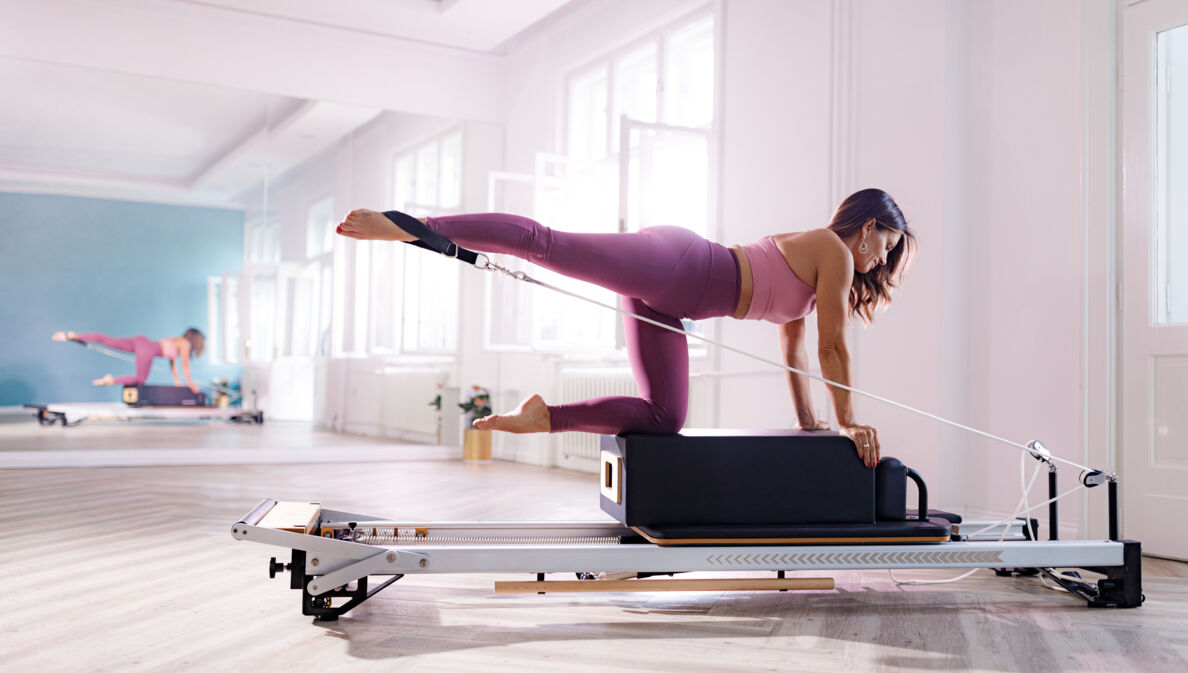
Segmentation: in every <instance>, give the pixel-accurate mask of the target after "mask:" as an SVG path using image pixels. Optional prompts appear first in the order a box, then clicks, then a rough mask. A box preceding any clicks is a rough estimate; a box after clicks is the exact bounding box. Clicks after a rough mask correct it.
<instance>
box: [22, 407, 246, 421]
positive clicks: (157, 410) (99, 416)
mask: <svg viewBox="0 0 1188 673" xmlns="http://www.w3.org/2000/svg"><path fill="white" fill-rule="evenodd" d="M36 408H37V409H41V410H43V413H45V414H48V415H50V416H57V417H58V419H59V420H61V421H62V422H63V424H65V425H76V424H78V423H81V422H83V421H136V420H208V419H220V420H240V419H244V420H252V419H255V418H257V417H260V418H262V416H259V415H260V414H261V412H260V411H259V410H256V409H245V408H242V407H130V406H128V405H126V404H121V403H119V402H64V403H59V404H46V405H44V406H37V407H36ZM43 423H45V422H44V421H43ZM45 424H46V425H49V424H51V423H45Z"/></svg>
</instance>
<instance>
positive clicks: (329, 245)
mask: <svg viewBox="0 0 1188 673" xmlns="http://www.w3.org/2000/svg"><path fill="white" fill-rule="evenodd" d="M337 223H338V217H336V216H335V213H334V197H333V196H329V195H327V196H325V197H322V198H320V199H318V200H316V201H314V202H313V203H311V204H310V205H309V207H308V208H307V209H306V212H305V256H306V259H307V260H308V261H307V263H306V264H305V265H304V266H303V267H301V269H300V270H299V271H298V272H296V275H295V276H294V277H292V278H291V279H290V280H289V281H288V297H289V306H288V311H287V315H288V317H289V348H288V350H287V353H288V354H289V355H294V356H299V357H312V356H315V355H317V356H322V357H326V356H328V355H329V354H330V351H329V342H330V313H331V307H330V300H331V298H332V297H333V293H332V289H333V288H332V287H331V285H332V283H333V279H334V271H333V266H334V248H335V246H336V245H337V244H338V243H337V240H336V239H338V238H339V237H337V236H335V235H334V227H335V225H336V224H337Z"/></svg>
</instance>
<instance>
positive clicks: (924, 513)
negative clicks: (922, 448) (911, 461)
mask: <svg viewBox="0 0 1188 673" xmlns="http://www.w3.org/2000/svg"><path fill="white" fill-rule="evenodd" d="M907 476H908V479H911V480H912V481H914V482H916V490H917V491H919V492H920V504H919V505H917V507H918V509H917V510H916V518H917V519H919V520H920V521H927V520H928V487H927V486H925V485H924V477H921V476H920V473H919V472H917V471H915V470H913V469H912V468H910V467H909V468H907Z"/></svg>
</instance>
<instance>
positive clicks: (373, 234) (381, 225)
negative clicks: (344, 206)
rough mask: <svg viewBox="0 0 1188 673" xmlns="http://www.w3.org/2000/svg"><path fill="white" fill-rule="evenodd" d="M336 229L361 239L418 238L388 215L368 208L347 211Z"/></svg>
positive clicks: (413, 239)
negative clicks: (397, 224)
mask: <svg viewBox="0 0 1188 673" xmlns="http://www.w3.org/2000/svg"><path fill="white" fill-rule="evenodd" d="M423 221H424V220H422V222H423ZM335 231H336V232H337V233H338V234H341V235H343V236H346V237H347V238H355V239H358V240H360V241H415V240H417V237H416V236H413V235H412V234H410V233H408V232H407V231H405V230H403V229H401V228H400V227H398V226H396V224H395V223H394V222H392V220H389V219H388V216H387V215H384V214H383V213H377V212H376V211H374V210H367V209H366V208H358V209H355V210H352V211H351V212H349V213H347V216H346V217H345V218H344V219H343V221H342V222H341V223H340V224H339V225H338V228H337V229H336V230H335Z"/></svg>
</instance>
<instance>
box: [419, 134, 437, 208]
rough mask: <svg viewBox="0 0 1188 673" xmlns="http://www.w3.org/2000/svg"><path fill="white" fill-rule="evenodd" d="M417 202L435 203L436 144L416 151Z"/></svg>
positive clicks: (425, 204)
mask: <svg viewBox="0 0 1188 673" xmlns="http://www.w3.org/2000/svg"><path fill="white" fill-rule="evenodd" d="M417 204H418V205H422V206H436V205H437V144H436V143H433V144H431V145H429V146H428V147H425V148H422V149H420V150H418V151H417Z"/></svg>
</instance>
